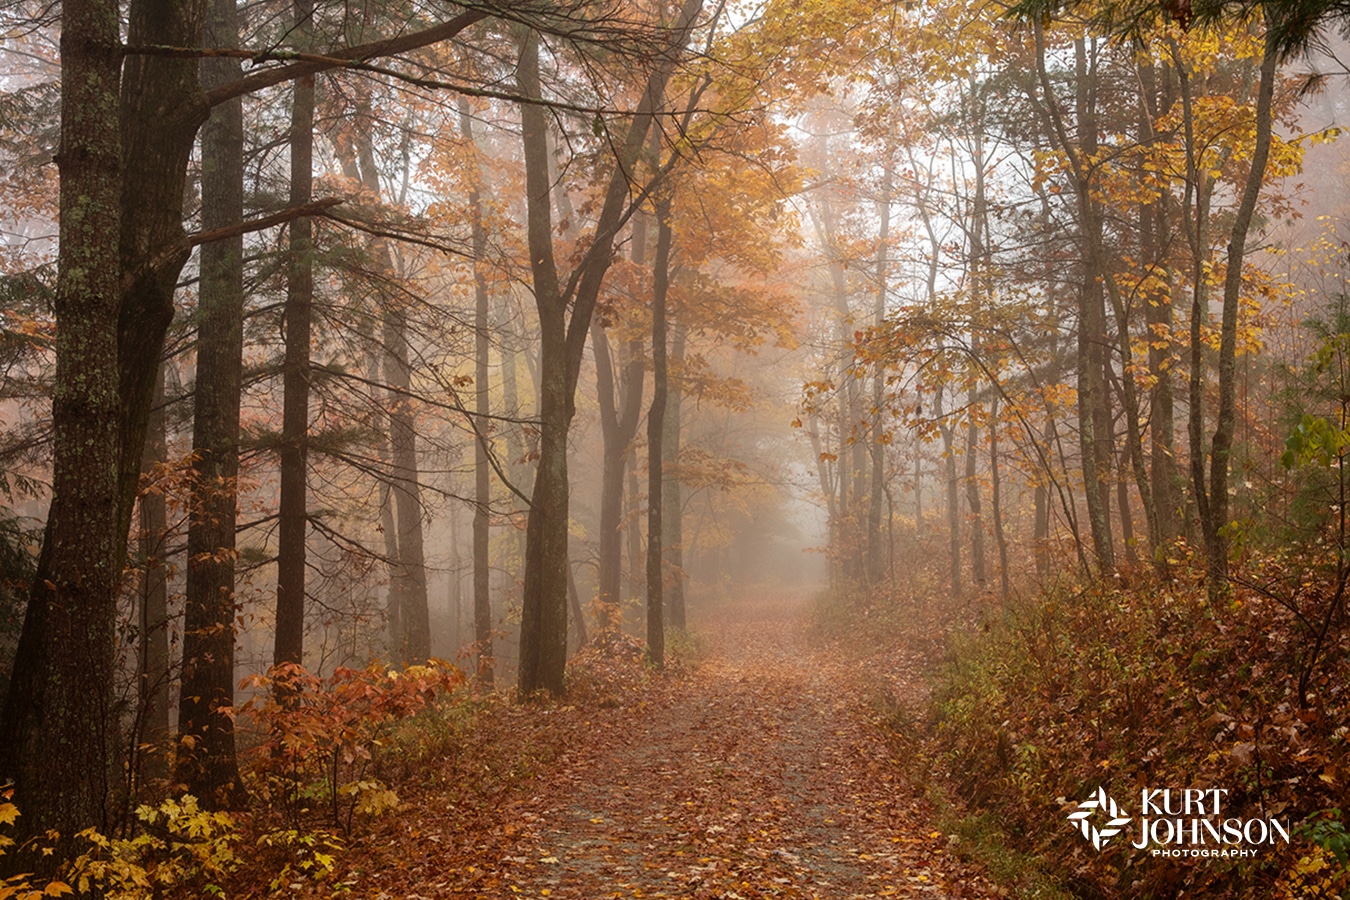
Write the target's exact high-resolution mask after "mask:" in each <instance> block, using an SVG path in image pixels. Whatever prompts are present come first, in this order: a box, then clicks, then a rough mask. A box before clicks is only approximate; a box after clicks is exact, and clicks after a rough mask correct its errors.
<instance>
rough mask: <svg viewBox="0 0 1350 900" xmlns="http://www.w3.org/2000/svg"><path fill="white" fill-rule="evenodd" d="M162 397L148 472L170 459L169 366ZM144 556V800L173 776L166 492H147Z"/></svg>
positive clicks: (139, 772) (159, 386) (140, 779)
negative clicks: (166, 422)
mask: <svg viewBox="0 0 1350 900" xmlns="http://www.w3.org/2000/svg"><path fill="white" fill-rule="evenodd" d="M155 385H156V387H155V397H156V399H157V402H156V403H155V406H154V409H153V410H152V411H151V415H150V423H149V425H150V427H149V433H148V434H147V435H146V440H145V462H144V468H145V470H146V471H151V470H153V469H154V467H155V466H157V465H162V464H163V463H165V462H166V461H167V460H168V452H167V449H168V448H167V444H166V441H167V436H166V434H165V427H164V419H165V416H164V406H163V404H164V369H163V367H162V366H161V367H160V374H159V378H158V379H156V382H155ZM140 526H141V527H140V532H141V533H140V557H141V565H142V567H143V572H144V575H143V577H142V581H141V604H140V641H139V642H138V644H137V651H138V653H137V665H136V679H137V687H138V691H137V693H138V699H139V706H138V709H137V713H136V721H137V725H138V726H139V727H138V728H137V730H136V732H137V733H136V734H135V735H134V741H135V744H136V746H138V747H141V748H144V749H143V751H142V752H140V753H138V754H137V759H138V763H139V764H138V765H137V766H136V767H135V768H134V769H133V771H132V775H133V777H134V778H135V780H136V782H137V783H138V784H139V786H140V787H141V789H140V790H138V791H137V792H136V794H137V795H138V796H137V799H138V800H146V799H150V798H151V796H152V795H151V793H150V792H149V791H147V790H145V788H147V787H149V786H150V785H151V784H154V783H159V782H163V781H164V779H165V778H167V777H168V775H169V764H168V752H169V686H170V678H169V576H168V572H169V570H168V566H167V564H166V563H167V561H166V560H165V558H164V557H165V537H166V535H167V534H168V531H169V516H168V509H167V503H166V502H165V498H164V493H163V492H162V491H159V490H151V491H147V492H145V493H144V494H142V495H141V521H140Z"/></svg>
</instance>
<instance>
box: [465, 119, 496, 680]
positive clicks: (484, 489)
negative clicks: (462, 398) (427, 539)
mask: <svg viewBox="0 0 1350 900" xmlns="http://www.w3.org/2000/svg"><path fill="white" fill-rule="evenodd" d="M459 128H460V132H461V133H462V134H463V135H464V140H465V142H466V143H467V144H469V146H470V147H473V117H472V116H470V115H469V101H468V100H467V99H466V98H464V97H460V98H459ZM474 170H475V172H474V178H473V181H472V183H471V186H470V188H469V209H470V215H471V216H472V217H473V291H474V316H473V328H474V395H473V396H474V413H475V414H476V415H477V417H478V419H477V425H476V426H475V428H476V430H477V432H478V435H477V438H478V439H477V440H476V441H474V450H473V501H474V506H473V625H474V642H475V643H476V644H477V645H478V678H479V680H480V681H482V682H483V683H484V684H491V683H492V671H493V661H492V596H491V592H490V576H491V574H492V569H491V560H490V559H489V558H488V526H489V522H488V509H489V508H490V507H491V506H492V479H491V473H490V472H489V471H488V448H487V443H486V441H487V435H488V431H489V429H490V428H491V427H492V421H491V419H490V418H488V414H489V413H490V412H491V410H490V405H489V390H488V350H489V347H490V341H489V338H490V335H489V333H488V285H487V272H486V271H485V269H484V267H485V266H486V265H487V258H486V257H487V230H486V229H485V228H484V227H483V196H482V192H481V190H480V187H479V183H480V182H481V181H482V167H481V166H479V165H478V164H477V157H475V164H474Z"/></svg>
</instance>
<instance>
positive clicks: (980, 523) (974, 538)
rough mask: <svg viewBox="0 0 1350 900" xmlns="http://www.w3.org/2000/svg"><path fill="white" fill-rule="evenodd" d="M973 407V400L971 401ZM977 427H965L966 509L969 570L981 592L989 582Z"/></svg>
mask: <svg viewBox="0 0 1350 900" xmlns="http://www.w3.org/2000/svg"><path fill="white" fill-rule="evenodd" d="M971 405H972V407H973V406H974V399H973V398H972V399H971ZM979 437H980V430H979V427H978V426H977V425H976V424H975V423H974V422H969V423H967V425H966V467H965V468H966V471H965V479H964V480H965V483H966V507H967V508H968V509H969V510H970V568H971V575H972V576H973V577H974V579H975V587H976V589H977V590H983V589H984V586H985V584H986V583H987V582H988V581H989V574H988V572H986V570H985V559H984V510H983V508H982V505H981V501H980V481H979V478H978V477H976V476H977V473H976V470H975V464H976V462H977V461H978V454H979V446H978V445H979Z"/></svg>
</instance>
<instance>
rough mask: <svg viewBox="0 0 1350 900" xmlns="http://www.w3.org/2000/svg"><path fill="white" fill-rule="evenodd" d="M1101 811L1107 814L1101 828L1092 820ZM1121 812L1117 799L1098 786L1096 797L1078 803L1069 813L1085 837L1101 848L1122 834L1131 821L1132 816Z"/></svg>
mask: <svg viewBox="0 0 1350 900" xmlns="http://www.w3.org/2000/svg"><path fill="white" fill-rule="evenodd" d="M1099 812H1100V813H1101V814H1104V815H1106V816H1107V822H1106V824H1105V825H1103V826H1102V827H1100V828H1098V827H1097V826H1096V825H1094V824H1093V822H1092V819H1093V817H1094V816H1096V815H1097V814H1098V813H1099ZM1121 812H1122V811H1121V809H1120V807H1118V806H1117V805H1116V801H1114V800H1112V799H1111V798H1110V797H1108V796H1107V794H1106V788H1097V795H1096V796H1095V797H1092V798H1090V799H1088V800H1084V801H1083V802H1082V803H1080V804H1078V809H1076V810H1074V811H1073V812H1071V813H1069V822H1070V823H1072V824H1073V827H1074V828H1075V829H1077V830H1078V831H1081V832H1083V837H1085V838H1087V839H1088V840H1089V841H1092V846H1093V847H1095V848H1097V849H1098V850H1100V849H1102V847H1103V846H1105V844H1106V842H1107V841H1109V840H1110V839H1111V838H1113V837H1115V836H1116V835H1118V834H1120V832H1121V830H1122V828H1123V827H1124V825H1125V824H1126V823H1127V822H1129V821H1130V817H1129V816H1123V815H1121Z"/></svg>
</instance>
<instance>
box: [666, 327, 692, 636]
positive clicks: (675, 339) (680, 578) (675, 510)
mask: <svg viewBox="0 0 1350 900" xmlns="http://www.w3.org/2000/svg"><path fill="white" fill-rule="evenodd" d="M667 318H669V310H667ZM672 331H673V332H674V334H673V335H672V336H671V342H670V361H671V362H673V363H674V364H675V371H676V373H677V374H676V378H677V379H678V373H679V369H680V367H681V366H682V365H683V363H684V344H685V339H686V334H685V329H684V327H683V326H681V325H679V324H678V323H676V324H674V325H673V326H672ZM666 381H667V387H666V421H665V423H664V424H663V425H662V427H661V461H662V463H663V467H662V470H663V475H662V480H661V506H662V509H661V550H662V552H663V553H664V554H665V559H666V571H667V572H668V573H669V575H670V577H669V578H668V579H667V580H666V598H665V599H666V610H667V611H668V612H669V615H668V616H667V621H668V622H669V624H670V627H671V628H675V629H678V630H680V631H684V630H685V629H686V628H687V627H688V616H687V615H686V612H685V608H684V579H685V575H684V497H683V493H684V492H683V490H682V489H681V486H680V479H679V477H678V476H677V475H676V474H675V472H674V465H675V463H676V461H677V460H679V458H680V407H681V400H682V399H683V393H682V392H681V390H680V387H679V382H678V380H675V381H674V383H673V384H672V383H671V382H672V379H671V378H670V374H669V372H667V376H666Z"/></svg>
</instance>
